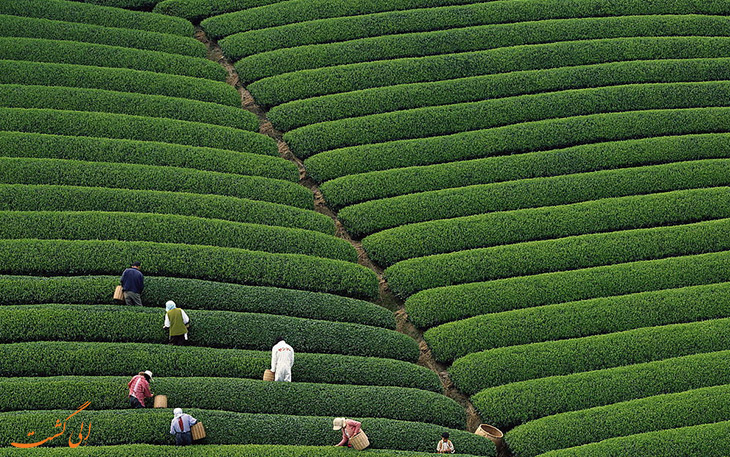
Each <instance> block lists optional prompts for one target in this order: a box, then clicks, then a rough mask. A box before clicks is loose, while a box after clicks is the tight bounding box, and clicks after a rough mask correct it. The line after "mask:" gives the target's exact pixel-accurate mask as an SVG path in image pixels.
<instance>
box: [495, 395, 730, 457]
mask: <svg viewBox="0 0 730 457" xmlns="http://www.w3.org/2000/svg"><path fill="white" fill-rule="evenodd" d="M728 393H730V385H724V386H716V387H706V388H703V389H697V390H690V391H687V392H681V393H675V394H668V395H658V396H656V397H649V398H642V399H638V400H632V401H629V402H626V403H618V404H615V405H609V406H601V407H598V408H592V409H587V410H583V411H574V412H569V413H563V414H559V415H556V416H551V417H545V418H543V419H538V420H536V421H533V422H530V423H528V424H525V425H521V426H519V427H517V428H515V429H513V430H511V431H509V432H507V434H506V436H505V440H506V441H507V443H509V446H510V449H512V450H513V452H514V454H515V455H518V456H524V457H534V456H537V455H538V454H542V453H544V452H547V451H552V450H555V449H564V448H568V447H573V446H579V445H581V444H588V443H594V442H597V441H602V440H605V439H608V438H614V437H620V436H627V435H634V434H637V433H643V432H652V431H657V430H665V429H671V428H676V427H686V426H691V425H700V424H707V423H712V422H719V421H722V420H725V419H726V418H727V417H728V414H730V395H728Z"/></svg>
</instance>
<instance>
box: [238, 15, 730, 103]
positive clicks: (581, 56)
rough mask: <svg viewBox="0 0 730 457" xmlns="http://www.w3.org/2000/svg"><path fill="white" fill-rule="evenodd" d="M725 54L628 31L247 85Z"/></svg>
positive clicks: (285, 89)
mask: <svg viewBox="0 0 730 457" xmlns="http://www.w3.org/2000/svg"><path fill="white" fill-rule="evenodd" d="M287 3H292V2H287ZM310 7H311V6H310ZM728 55H730V39H728V38H725V37H647V38H636V37H633V38H611V39H600V40H583V41H567V42H559V43H550V44H538V45H525V46H514V47H509V48H501V49H492V50H487V51H476V52H464V53H457V54H445V55H437V56H427V57H414V58H402V59H392V60H381V61H376V62H365V63H357V64H349V65H340V66H335V67H326V68H320V69H313V70H304V71H299V72H294V73H288V74H284V75H279V76H274V77H271V78H266V79H264V80H261V81H257V82H255V83H253V84H251V85H250V86H249V87H248V89H249V90H250V91H251V93H252V94H253V96H254V98H256V101H257V102H258V103H259V104H262V105H265V106H271V105H279V104H281V103H284V102H288V101H291V100H296V99H301V98H309V97H314V96H317V95H326V94H334V93H339V92H348V91H353V90H358V89H367V88H371V87H382V86H391V85H395V84H407V83H416V82H427V81H440V80H444V79H454V78H464V77H468V76H478V75H485V74H492V73H507V72H511V71H519V70H538V69H544V68H554V67H566V66H574V65H588V64H597V63H604V62H615V61H627V60H654V59H686V58H702V57H705V58H709V57H727V56H728ZM240 66H241V65H239V67H240Z"/></svg>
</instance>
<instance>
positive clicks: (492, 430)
mask: <svg viewBox="0 0 730 457" xmlns="http://www.w3.org/2000/svg"><path fill="white" fill-rule="evenodd" d="M474 433H476V434H477V435H479V436H483V437H485V438H489V439H490V440H492V442H494V444H495V445H496V446H497V448H498V449H499V448H500V447H501V446H503V445H504V433H502V432H501V431H500V430H499V429H498V428H497V427H492V426H491V425H489V424H480V425H479V427H477V429H476V431H475V432H474Z"/></svg>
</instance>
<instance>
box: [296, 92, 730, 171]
mask: <svg viewBox="0 0 730 457" xmlns="http://www.w3.org/2000/svg"><path fill="white" fill-rule="evenodd" d="M729 94H730V83H729V82H727V81H708V82H689V83H659V84H629V85H625V86H610V87H601V88H592V89H576V90H566V91H560V92H553V93H545V94H535V95H523V96H519V97H508V98H502V99H497V100H485V101H482V102H475V103H466V104H456V105H448V106H436V107H427V108H419V109H414V110H405V111H396V112H392V113H384V114H377V115H371V116H365V117H357V118H354V119H341V120H337V121H330V122H326V123H323V124H315V125H310V126H306V127H301V128H298V129H296V130H293V131H291V132H288V133H286V134H285V135H284V140H286V142H287V144H289V146H290V147H291V148H292V151H293V152H294V153H295V154H296V155H297V157H310V156H312V155H314V154H318V153H320V152H323V151H326V150H331V149H337V148H343V147H348V146H357V145H361V144H372V143H381V142H386V141H396V140H403V139H411V138H428V137H435V136H443V135H451V134H455V133H461V132H466V131H471V130H481V129H489V128H494V127H500V126H503V125H510V124H518V123H522V122H533V121H541V120H544V119H557V118H564V117H570V116H586V115H590V114H598V113H610V112H623V111H638V110H658V109H668V108H673V109H677V108H698V107H713V106H726V105H728V101H727V98H728V95H729Z"/></svg>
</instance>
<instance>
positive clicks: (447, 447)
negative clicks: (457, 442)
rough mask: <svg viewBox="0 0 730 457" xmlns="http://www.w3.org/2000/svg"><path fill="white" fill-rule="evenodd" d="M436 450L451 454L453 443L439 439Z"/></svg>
mask: <svg viewBox="0 0 730 457" xmlns="http://www.w3.org/2000/svg"><path fill="white" fill-rule="evenodd" d="M436 452H439V453H443V454H453V453H454V452H455V450H454V443H452V442H451V440H447V441H446V442H444V440H441V441H439V444H438V446H436Z"/></svg>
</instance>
